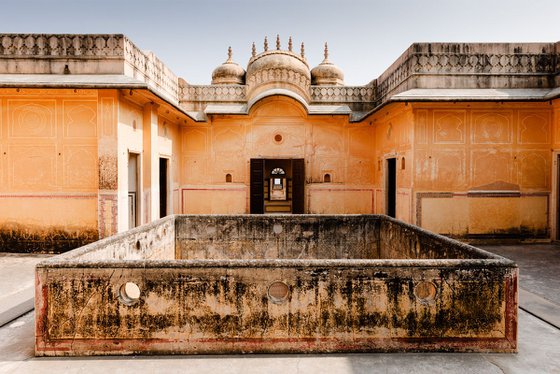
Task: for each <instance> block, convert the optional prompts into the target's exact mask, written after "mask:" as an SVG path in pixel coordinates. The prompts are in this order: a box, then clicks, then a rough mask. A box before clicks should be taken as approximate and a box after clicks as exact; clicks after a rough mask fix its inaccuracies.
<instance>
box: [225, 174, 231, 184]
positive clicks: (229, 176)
mask: <svg viewBox="0 0 560 374" xmlns="http://www.w3.org/2000/svg"><path fill="white" fill-rule="evenodd" d="M226 183H231V174H226Z"/></svg>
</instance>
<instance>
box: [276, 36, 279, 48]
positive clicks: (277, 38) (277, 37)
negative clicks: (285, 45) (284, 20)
mask: <svg viewBox="0 0 560 374" xmlns="http://www.w3.org/2000/svg"><path fill="white" fill-rule="evenodd" d="M276 49H277V50H278V51H279V50H280V35H279V34H276Z"/></svg>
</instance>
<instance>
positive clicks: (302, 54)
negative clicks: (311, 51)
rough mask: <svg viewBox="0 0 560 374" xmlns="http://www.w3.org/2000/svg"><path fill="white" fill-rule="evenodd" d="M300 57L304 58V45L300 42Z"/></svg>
mask: <svg viewBox="0 0 560 374" xmlns="http://www.w3.org/2000/svg"><path fill="white" fill-rule="evenodd" d="M301 57H302V58H303V57H305V45H304V44H303V42H301Z"/></svg>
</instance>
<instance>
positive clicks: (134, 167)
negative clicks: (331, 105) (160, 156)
mask: <svg viewBox="0 0 560 374" xmlns="http://www.w3.org/2000/svg"><path fill="white" fill-rule="evenodd" d="M138 160H139V157H138V154H135V153H129V154H128V228H129V229H131V228H133V227H136V226H138V225H140V200H141V199H140V181H139V178H138V175H139V169H140V165H139V161H138Z"/></svg>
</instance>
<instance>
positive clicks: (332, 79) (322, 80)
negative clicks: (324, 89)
mask: <svg viewBox="0 0 560 374" xmlns="http://www.w3.org/2000/svg"><path fill="white" fill-rule="evenodd" d="M311 84H313V85H317V86H324V85H329V86H343V85H344V73H343V72H342V70H340V68H339V67H338V66H336V65H335V64H333V63H332V62H330V61H329V49H328V47H327V43H325V59H324V60H323V62H321V63H320V64H319V65H318V66H316V67H314V68H313V69H312V70H311Z"/></svg>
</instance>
